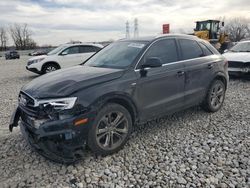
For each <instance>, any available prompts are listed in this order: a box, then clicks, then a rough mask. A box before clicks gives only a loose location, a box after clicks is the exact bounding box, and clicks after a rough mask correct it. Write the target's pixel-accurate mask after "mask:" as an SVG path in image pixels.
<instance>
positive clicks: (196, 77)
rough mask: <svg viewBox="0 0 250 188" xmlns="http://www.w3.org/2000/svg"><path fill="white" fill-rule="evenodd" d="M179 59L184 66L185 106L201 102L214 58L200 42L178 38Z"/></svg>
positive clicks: (210, 74) (213, 64) (208, 81)
mask: <svg viewBox="0 0 250 188" xmlns="http://www.w3.org/2000/svg"><path fill="white" fill-rule="evenodd" d="M178 41H179V46H180V50H181V60H182V61H183V62H184V66H185V98H184V100H185V106H192V105H194V104H197V103H199V102H201V101H202V100H203V98H204V96H205V94H206V90H207V88H208V86H209V84H210V83H211V79H212V78H213V74H214V66H215V62H216V58H215V59H213V58H212V55H213V53H212V52H211V51H210V50H209V49H208V48H207V47H206V46H205V45H204V44H203V43H202V42H198V41H196V40H192V39H178Z"/></svg>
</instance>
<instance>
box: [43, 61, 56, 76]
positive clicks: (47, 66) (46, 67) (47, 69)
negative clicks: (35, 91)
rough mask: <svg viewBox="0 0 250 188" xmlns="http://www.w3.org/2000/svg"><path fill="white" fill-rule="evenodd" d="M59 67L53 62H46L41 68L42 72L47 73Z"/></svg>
mask: <svg viewBox="0 0 250 188" xmlns="http://www.w3.org/2000/svg"><path fill="white" fill-rule="evenodd" d="M58 69H59V67H58V66H57V65H56V64H54V63H48V64H45V65H44V66H43V68H42V73H43V74H47V73H50V72H53V71H56V70H58Z"/></svg>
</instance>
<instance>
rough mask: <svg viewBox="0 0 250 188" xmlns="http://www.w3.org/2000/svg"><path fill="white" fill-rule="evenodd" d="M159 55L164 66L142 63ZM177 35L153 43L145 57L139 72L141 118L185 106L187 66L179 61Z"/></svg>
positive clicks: (138, 86) (138, 69)
mask: <svg viewBox="0 0 250 188" xmlns="http://www.w3.org/2000/svg"><path fill="white" fill-rule="evenodd" d="M150 57H157V58H159V59H160V60H161V62H162V63H163V65H162V67H156V68H146V70H145V71H146V74H142V72H141V70H142V69H141V67H140V66H141V65H142V64H143V63H144V62H145V60H146V59H147V58H150ZM178 59H179V57H178V51H177V45H176V40H175V39H161V40H159V41H156V42H155V43H153V44H152V46H151V47H150V48H149V49H148V51H147V52H146V53H145V55H144V56H143V57H142V59H141V61H140V63H139V65H138V67H137V70H136V74H137V77H138V81H137V99H136V101H137V102H138V106H139V108H140V111H141V112H142V114H141V119H142V120H146V119H149V118H153V117H156V116H160V115H162V114H164V113H167V112H171V111H175V110H177V109H179V108H182V106H183V102H184V74H183V73H184V72H183V71H184V66H183V63H179V62H178Z"/></svg>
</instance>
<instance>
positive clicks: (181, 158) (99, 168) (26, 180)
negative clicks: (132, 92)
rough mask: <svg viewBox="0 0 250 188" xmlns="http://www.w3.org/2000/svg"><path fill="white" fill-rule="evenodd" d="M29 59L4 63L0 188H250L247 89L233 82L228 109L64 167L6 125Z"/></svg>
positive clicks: (200, 114)
mask: <svg viewBox="0 0 250 188" xmlns="http://www.w3.org/2000/svg"><path fill="white" fill-rule="evenodd" d="M26 60H27V57H23V58H21V59H20V60H9V61H5V60H4V59H3V58H1V59H0V88H1V90H0V95H1V100H0V108H1V110H0V120H1V121H0V187H117V188H118V187H221V188H224V187H250V157H249V155H250V81H244V80H237V79H236V80H231V81H230V85H229V89H228V91H227V96H226V100H225V105H224V107H223V109H221V110H220V111H219V112H217V113H214V114H210V113H206V112H204V111H202V110H201V109H200V108H199V107H195V108H192V109H189V110H186V111H184V112H180V113H177V114H174V115H172V116H168V117H165V118H162V119H160V120H158V121H156V122H149V123H147V124H144V125H138V126H137V127H136V128H135V131H134V132H133V134H132V135H131V138H130V140H129V142H128V144H126V146H125V147H124V149H123V150H121V151H119V152H118V153H116V154H114V155H112V156H107V157H98V158H96V157H95V156H93V155H92V153H91V152H87V156H86V158H85V159H84V160H82V161H80V162H79V163H77V164H74V165H70V166H66V165H61V164H55V163H53V162H50V161H48V160H46V159H44V158H43V157H41V156H40V155H38V154H37V153H36V152H33V151H32V150H31V149H30V148H29V146H28V145H27V143H26V142H25V141H24V139H23V137H22V135H21V134H20V130H19V128H16V129H15V130H14V132H13V133H11V134H10V133H8V129H7V126H8V122H9V119H10V115H11V113H12V110H13V108H14V106H15V105H16V103H17V95H18V92H19V90H20V88H21V86H22V85H23V84H25V83H27V82H29V81H30V80H32V79H34V78H35V77H36V75H35V74H32V73H29V72H28V71H26V70H25V62H26Z"/></svg>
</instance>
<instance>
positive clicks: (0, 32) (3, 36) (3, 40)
mask: <svg viewBox="0 0 250 188" xmlns="http://www.w3.org/2000/svg"><path fill="white" fill-rule="evenodd" d="M7 41H8V36H7V32H6V29H5V28H4V27H0V45H1V46H0V50H6V45H7Z"/></svg>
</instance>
